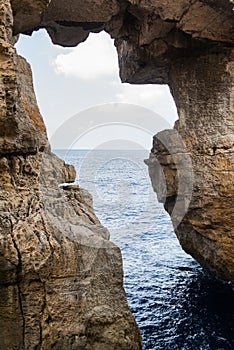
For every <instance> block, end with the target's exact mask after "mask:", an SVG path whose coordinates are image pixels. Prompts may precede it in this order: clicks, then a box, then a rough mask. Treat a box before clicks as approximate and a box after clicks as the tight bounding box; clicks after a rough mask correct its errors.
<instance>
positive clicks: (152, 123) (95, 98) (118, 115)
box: [16, 30, 177, 149]
mask: <svg viewBox="0 0 234 350" xmlns="http://www.w3.org/2000/svg"><path fill="white" fill-rule="evenodd" d="M16 48H17V51H18V53H19V54H20V55H22V56H23V57H25V58H26V59H27V61H28V62H29V63H30V64H31V67H32V71H33V79H34V87H35V92H36V96H37V100H38V104H39V108H40V111H41V114H42V116H43V118H44V121H45V124H46V127H47V132H48V136H49V139H50V142H51V143H52V147H53V148H67V147H70V148H84V149H90V148H92V149H93V148H101V147H102V145H105V147H108V142H111V141H112V144H113V141H115V140H119V142H116V146H115V147H117V148H119V147H120V148H121V143H122V146H123V145H125V144H126V145H127V144H128V145H129V144H130V143H131V142H132V143H133V144H134V145H136V148H146V149H150V148H151V144H152V136H153V135H154V134H155V133H156V132H158V131H159V130H161V129H165V128H171V127H173V124H174V122H175V120H176V119H177V111H176V107H175V104H174V101H173V98H172V96H171V94H170V91H169V88H168V86H166V85H130V84H126V83H124V84H123V83H121V81H120V78H119V68H118V57H117V52H116V49H115V47H114V42H113V40H112V39H111V38H110V37H109V35H108V34H107V33H105V32H101V33H98V34H90V35H89V38H88V39H87V40H86V41H85V42H84V43H81V44H80V45H78V46H77V47H76V48H62V47H60V46H57V45H53V44H52V43H51V41H50V38H49V36H48V34H47V33H46V31H45V30H40V31H38V32H35V33H33V35H32V36H31V37H29V36H25V35H21V36H20V39H19V41H18V43H17V44H16ZM121 140H122V142H121ZM134 147H135V146H134ZM130 148H131V146H130Z"/></svg>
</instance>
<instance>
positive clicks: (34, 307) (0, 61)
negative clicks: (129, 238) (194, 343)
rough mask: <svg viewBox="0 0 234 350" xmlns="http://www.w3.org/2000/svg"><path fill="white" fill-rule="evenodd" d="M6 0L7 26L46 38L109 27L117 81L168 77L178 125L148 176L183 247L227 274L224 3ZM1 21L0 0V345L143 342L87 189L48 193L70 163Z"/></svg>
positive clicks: (116, 256)
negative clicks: (50, 134) (56, 148)
mask: <svg viewBox="0 0 234 350" xmlns="http://www.w3.org/2000/svg"><path fill="white" fill-rule="evenodd" d="M63 3H64V4H65V5H63ZM11 4H12V8H13V14H14V25H13V28H14V34H18V33H28V34H30V33H31V32H32V31H33V30H37V29H39V28H46V29H47V31H48V32H49V34H50V36H51V38H52V40H53V42H54V43H57V44H61V45H63V46H73V45H76V44H78V43H79V42H81V41H83V40H85V39H86V38H87V37H88V35H89V33H90V32H99V31H101V30H102V29H105V30H106V31H107V32H108V33H110V35H111V36H112V37H113V38H115V45H116V47H117V50H118V54H119V65H120V75H121V78H122V80H123V81H126V82H130V83H163V84H166V83H167V84H169V85H170V88H171V91H172V94H173V96H174V98H175V102H176V104H177V107H178V113H179V121H178V122H177V123H176V125H175V128H174V130H169V131H165V132H162V133H160V134H159V135H156V136H155V138H154V146H153V149H152V152H151V155H150V159H149V161H148V165H149V171H150V175H151V179H152V184H153V186H154V188H155V191H157V192H158V198H159V200H160V201H163V202H164V203H165V208H166V209H167V210H168V212H169V213H170V215H171V217H172V221H173V224H174V227H175V231H176V234H177V236H178V238H179V240H180V242H181V244H182V246H183V248H184V249H185V250H186V251H187V252H188V253H190V254H191V255H192V256H194V257H195V259H197V260H198V261H199V262H200V263H201V264H202V265H203V266H204V267H205V268H206V269H208V270H209V271H211V272H212V273H214V274H215V275H217V276H218V277H221V278H223V279H227V280H231V281H234V256H233V238H234V237H233V236H234V231H233V222H234V209H233V193H234V188H233V184H234V176H233V171H234V165H233V162H234V159H233V150H234V139H233V132H234V116H233V115H234V102H233V101H234V87H233V75H234V74H233V70H234V69H233V67H234V59H233V45H234V36H233V27H234V16H233V14H234V11H233V1H229V0H215V1H214V0H203V1H201V0H200V1H199V0H198V1H196V0H192V1H187V0H180V1H176V2H175V1H170V0H162V1H158V0H154V1H153V0H152V1H151V0H142V1H140V0H134V1H133V0H131V1H125V0H123V1H115V0H113V1H105V0H103V1H101V0H100V1H97V0H95V1H88V2H81V1H75V0H73V1H72V0H70V1H66V2H63V1H57V0H52V1H51V2H50V1H48V0H41V1H40V0H38V1H35V2H32V1H30V0H24V1H18V0H12V1H11ZM11 29H12V17H11V7H10V3H9V1H3V0H1V1H0V106H1V111H0V113H1V114H0V150H1V157H0V186H1V198H0V199H1V223H0V229H1V231H0V234H1V239H0V296H1V298H0V315H1V317H0V329H1V332H0V344H1V346H2V348H4V349H32V348H39V349H44V350H47V349H50V348H53V349H59V350H62V349H95V350H98V349H100V350H105V349H111V350H112V349H116V350H117V349H134V350H135V349H140V348H141V340H140V335H139V331H138V328H137V326H136V324H135V322H134V319H133V318H132V316H131V313H130V311H129V309H128V306H127V302H126V297H125V294H124V290H123V287H122V265H121V255H120V252H119V250H118V248H116V247H115V246H114V245H113V244H112V243H111V242H109V241H108V232H107V231H106V230H105V229H104V228H103V227H102V226H101V225H100V223H99V221H98V219H97V218H96V217H95V215H94V213H93V210H92V206H91V205H90V204H91V199H90V196H89V195H88V194H87V193H86V192H85V191H84V190H81V189H80V188H79V187H77V186H75V185H70V186H65V185H64V186H63V187H61V188H58V185H59V184H60V183H63V182H72V181H73V180H74V177H75V173H74V169H72V168H71V167H69V166H66V165H65V164H64V163H63V162H62V161H61V160H59V159H58V158H57V157H56V156H54V155H52V154H51V152H50V150H49V146H48V141H47V138H46V133H45V128H44V124H43V121H42V119H41V116H40V113H39V111H38V108H37V105H36V100H35V96H34V93H33V88H32V82H31V73H30V70H29V67H28V65H27V64H26V62H25V61H24V60H23V59H22V58H20V57H18V56H17V55H16V53H15V50H14V48H13V47H12V43H14V42H15V40H16V39H17V38H14V37H13V38H12V35H11ZM178 135H179V136H178ZM178 140H179V142H178ZM59 169H60V170H59ZM160 180H161V181H160Z"/></svg>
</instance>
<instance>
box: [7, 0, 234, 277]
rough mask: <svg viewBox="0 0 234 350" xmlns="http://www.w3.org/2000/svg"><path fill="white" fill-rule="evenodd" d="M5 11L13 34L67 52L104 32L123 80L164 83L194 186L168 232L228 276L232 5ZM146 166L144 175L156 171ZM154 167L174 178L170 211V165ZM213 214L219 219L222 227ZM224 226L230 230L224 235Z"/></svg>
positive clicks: (92, 5) (77, 5)
mask: <svg viewBox="0 0 234 350" xmlns="http://www.w3.org/2000/svg"><path fill="white" fill-rule="evenodd" d="M12 7H13V14H14V27H13V28H14V34H18V33H26V34H30V33H32V31H33V30H37V29H38V28H46V30H47V31H48V33H49V35H50V37H51V39H52V41H53V43H56V44H59V45H62V46H69V47H70V46H75V45H77V44H79V43H80V42H82V41H84V40H86V38H87V37H88V35H89V33H90V32H100V31H102V30H106V31H107V32H108V33H109V34H110V35H111V37H112V38H114V39H115V45H116V48H117V51H118V56H119V66H120V76H121V79H122V81H123V82H130V83H138V84H146V83H159V84H161V83H166V84H169V86H170V88H171V91H172V94H173V96H174V98H175V102H176V104H177V108H178V112H179V115H180V121H179V122H178V123H177V125H176V129H177V131H178V132H179V133H180V135H181V136H182V138H183V139H184V140H185V143H186V147H187V150H188V153H190V154H191V157H192V159H193V171H194V174H195V179H194V188H195V189H196V194H195V193H194V198H193V200H192V202H191V209H189V211H188V213H187V215H186V217H185V218H184V220H183V222H182V223H181V225H182V226H181V227H180V226H179V227H177V228H176V232H177V235H178V237H179V239H180V242H181V243H182V246H183V247H184V249H185V250H186V251H188V252H189V253H190V254H192V255H193V256H194V257H195V258H196V259H197V260H198V261H200V262H201V263H202V265H203V266H205V267H206V268H208V269H209V270H211V271H213V272H215V271H216V272H217V274H218V275H220V276H221V277H224V278H228V279H233V256H232V257H231V256H230V254H229V253H228V251H229V248H228V247H231V246H232V244H233V230H232V228H231V225H230V228H229V229H227V226H228V224H227V222H230V223H231V222H233V221H232V220H233V209H232V203H231V198H230V195H229V194H225V193H226V191H228V193H232V191H233V187H232V183H230V179H229V180H228V179H227V180H224V178H225V177H226V176H228V177H229V176H230V174H233V172H232V171H233V160H232V159H231V158H230V152H232V149H233V143H232V141H233V124H232V122H231V120H233V116H232V113H233V110H232V108H233V92H232V91H233V90H232V89H233V87H232V84H233V72H232V69H233V64H232V55H233V43H234V35H233V28H234V18H233V13H234V12H233V3H232V1H228V0H227V1H210V0H207V1H205V0H203V1H191V0H181V1H179V2H176V3H175V2H174V1H168V0H167V1H157V0H154V1H153V0H142V1H115V0H113V1H104V0H103V1H91V0H90V1H88V2H85V3H83V2H81V1H73V0H70V1H66V2H65V1H64V2H63V1H62V2H61V1H58V0H57V1H56V0H52V1H46V0H45V1H37V2H36V3H32V2H31V1H27V0H25V1H23V2H22V1H17V0H12ZM221 96H222V97H223V98H221ZM204 125H206V128H204ZM158 147H159V146H158V145H157V142H155V149H154V150H153V153H152V154H151V156H152V158H153V157H156V158H160V161H161V163H163V160H162V159H161V157H162V158H163V155H161V154H160V150H158ZM214 147H215V149H216V152H215V154H213V152H214V151H213V149H214ZM223 162H224V163H223ZM204 163H205V165H206V167H207V170H204V166H203V165H204ZM221 163H222V164H225V166H223V168H222V166H221ZM152 164H153V163H152V162H151V163H149V170H150V174H151V177H153V176H155V173H156V172H155V171H154V170H153V165H152ZM202 164H203V165H202ZM162 166H163V167H164V168H165V169H164V170H165V172H166V173H167V174H168V176H169V177H170V179H169V178H168V186H170V185H169V184H171V181H172V180H173V179H174V180H173V181H172V183H174V185H173V186H172V187H174V188H171V189H170V190H168V193H169V192H170V193H171V195H170V197H168V200H167V201H166V209H167V210H169V212H170V211H171V210H172V208H173V205H174V201H175V196H177V195H178V193H176V185H175V174H173V171H170V168H171V167H172V166H171V165H170V164H167V165H165V164H164V163H163V165H162ZM202 170H204V172H203V171H202ZM153 174H154V175H153ZM208 174H209V176H208ZM217 174H219V175H217ZM220 174H222V176H221V175H220ZM227 174H228V175H227ZM217 176H218V177H219V179H217ZM201 178H202V179H203V180H202V179H201ZM223 181H227V184H228V185H227V186H226V185H225V184H226V182H223ZM214 182H215V184H214ZM216 182H217V183H216ZM205 183H206V185H205ZM223 187H225V191H224V188H223ZM221 188H223V190H222V191H221ZM155 190H157V189H156V188H155ZM194 191H195V190H194ZM224 192H225V193H224ZM195 197H196V199H195ZM173 198H174V199H173ZM198 198H199V200H198ZM181 205H182V204H181ZM223 211H225V213H226V214H224V212H223ZM195 213H196V214H195ZM221 213H222V214H221ZM217 215H218V217H217ZM220 215H221V216H223V215H224V217H225V218H226V216H227V220H225V223H224V222H222V220H221V218H220ZM213 217H216V218H217V221H218V222H216V220H213V219H212V218H213ZM224 226H225V230H228V232H229V231H231V233H228V234H225V235H224V234H223V230H224ZM224 237H225V238H224ZM221 241H222V242H221ZM199 242H200V243H199ZM206 246H207V250H206V248H205V247H206ZM212 247H213V248H212ZM232 252H233V250H232ZM231 255H232V254H231ZM228 256H229V257H228ZM229 264H230V266H229Z"/></svg>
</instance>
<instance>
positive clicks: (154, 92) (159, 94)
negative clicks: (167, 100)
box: [116, 84, 168, 107]
mask: <svg viewBox="0 0 234 350" xmlns="http://www.w3.org/2000/svg"><path fill="white" fill-rule="evenodd" d="M120 90H121V91H120V92H119V93H117V95H116V97H117V99H118V101H119V102H123V103H132V104H137V105H143V106H148V107H149V106H152V105H155V104H157V102H159V101H160V100H161V99H162V98H164V97H165V96H167V95H168V88H167V87H166V86H162V85H161V86H160V85H130V84H121V87H120Z"/></svg>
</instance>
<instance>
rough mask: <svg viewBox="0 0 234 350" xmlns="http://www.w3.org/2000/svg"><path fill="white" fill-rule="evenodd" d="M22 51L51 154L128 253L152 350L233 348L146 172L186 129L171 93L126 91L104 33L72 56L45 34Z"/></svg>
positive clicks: (134, 298) (23, 43) (131, 283)
mask: <svg viewBox="0 0 234 350" xmlns="http://www.w3.org/2000/svg"><path fill="white" fill-rule="evenodd" d="M16 47H17V50H18V52H19V53H20V54H21V55H22V56H24V57H25V58H26V59H27V60H28V61H29V62H30V64H31V66H32V70H33V75H34V85H35V90H36V95H37V99H38V102H39V106H40V110H41V113H42V115H43V117H44V120H45V123H46V126H47V130H48V134H49V138H50V141H51V143H52V148H53V149H54V150H55V152H56V153H57V154H58V155H59V156H60V157H62V158H64V159H65V160H66V162H68V163H71V164H73V165H74V166H75V167H76V169H77V173H78V182H79V184H80V185H81V186H82V187H84V188H86V189H88V190H89V191H90V192H91V193H92V195H93V197H94V206H95V210H96V213H97V216H98V217H99V218H100V219H101V221H102V223H103V225H104V226H106V227H108V229H109V230H110V232H111V239H112V241H114V242H115V243H116V244H117V245H118V246H119V247H120V248H121V250H122V254H123V260H124V272H125V289H126V292H127V296H128V300H129V305H130V307H131V309H132V312H133V314H134V316H135V318H136V320H137V322H138V324H139V326H140V329H141V333H142V336H143V343H144V349H185V348H186V349H191V350H192V349H194V348H204V349H208V348H214V347H212V346H213V345H214V346H215V344H216V341H217V339H216V338H217V337H216V335H215V334H216V333H217V334H219V335H222V337H223V339H224V340H223V341H225V339H226V338H225V337H228V335H227V334H226V333H227V330H225V329H224V328H223V323H222V322H220V324H219V329H217V324H215V322H216V321H215V320H217V319H222V312H221V314H220V313H219V312H218V311H217V310H216V309H215V308H210V307H209V305H210V303H211V301H210V300H214V299H215V297H214V294H213V292H214V290H217V288H218V287H217V285H215V286H214V288H213V289H212V286H211V288H210V289H209V290H207V289H206V287H205V282H204V276H203V274H202V272H201V269H200V268H199V267H198V265H197V263H196V262H194V261H193V260H192V259H191V258H190V257H189V256H188V255H186V254H185V253H184V252H183V251H182V250H181V248H180V246H179V244H178V242H177V239H176V237H175V235H174V232H173V228H172V225H171V221H170V219H169V217H168V215H167V214H166V212H165V211H164V209H163V206H162V205H161V204H159V203H157V197H156V195H155V193H153V190H152V186H151V183H150V180H149V176H148V170H147V167H146V166H145V164H144V162H143V160H144V159H145V158H148V154H149V151H150V148H151V145H152V136H153V135H154V134H155V133H156V132H158V131H159V130H162V129H165V128H168V127H172V126H173V123H174V121H175V120H176V119H177V113H176V108H175V104H174V101H173V99H172V96H171V94H170V92H169V88H168V86H165V85H164V86H156V85H154V86H152V85H141V86H137V85H136V86H133V85H129V84H121V82H120V79H119V76H118V59H117V53H116V51H115V48H114V44H113V41H112V40H111V39H110V37H109V36H108V35H107V34H106V33H104V32H102V33H100V34H91V35H90V37H89V38H88V39H87V41H86V42H85V43H82V44H80V45H79V46H78V47H77V48H72V49H70V48H69V49H64V48H61V47H58V46H55V45H53V44H52V43H51V42H50V40H49V38H48V36H47V34H46V32H45V31H39V32H37V33H34V34H33V36H32V38H29V37H25V36H21V37H20V40H19V42H18V43H17V45H16ZM211 283H213V282H211ZM211 296H213V299H212V298H211ZM208 301H209V302H208ZM214 303H215V301H214ZM48 322H49V320H48ZM215 327H216V330H215V331H213V330H214V329H215ZM225 332H226V333H225ZM220 339H221V338H220ZM212 344H213V345H212ZM208 345H209V346H211V347H207V346H208Z"/></svg>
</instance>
